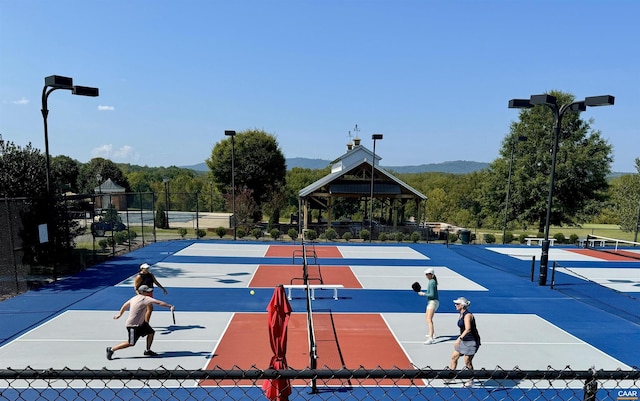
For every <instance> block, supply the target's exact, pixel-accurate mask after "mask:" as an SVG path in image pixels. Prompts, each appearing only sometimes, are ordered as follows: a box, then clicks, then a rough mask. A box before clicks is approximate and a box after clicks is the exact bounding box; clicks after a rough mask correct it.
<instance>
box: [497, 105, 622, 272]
mask: <svg viewBox="0 0 640 401" xmlns="http://www.w3.org/2000/svg"><path fill="white" fill-rule="evenodd" d="M614 100H615V98H614V97H613V96H611V95H603V96H592V97H586V98H585V99H584V100H579V101H575V102H572V103H568V104H558V99H557V98H556V97H555V96H552V95H548V94H543V95H531V97H530V98H529V99H511V100H509V108H511V109H530V108H532V107H534V106H539V105H542V106H547V107H549V108H550V109H551V111H552V112H553V119H554V121H553V148H552V149H551V176H550V177H549V198H548V200H547V216H546V220H545V225H544V240H543V241H542V255H541V257H540V276H539V277H538V285H546V284H547V272H548V265H549V227H550V225H551V207H552V205H553V185H554V183H555V172H556V155H557V153H558V139H559V137H560V128H561V125H562V117H563V116H564V113H566V112H581V111H585V110H586V109H587V106H610V105H613V103H614Z"/></svg>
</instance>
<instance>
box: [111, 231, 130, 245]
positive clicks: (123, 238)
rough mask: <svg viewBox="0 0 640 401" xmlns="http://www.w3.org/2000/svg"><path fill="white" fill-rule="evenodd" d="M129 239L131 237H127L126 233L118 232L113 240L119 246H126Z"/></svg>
mask: <svg viewBox="0 0 640 401" xmlns="http://www.w3.org/2000/svg"><path fill="white" fill-rule="evenodd" d="M128 237H129V236H128V235H127V232H126V231H118V232H117V233H114V234H113V238H114V239H115V241H116V244H118V245H122V244H124V243H125V241H126V240H127V238H128Z"/></svg>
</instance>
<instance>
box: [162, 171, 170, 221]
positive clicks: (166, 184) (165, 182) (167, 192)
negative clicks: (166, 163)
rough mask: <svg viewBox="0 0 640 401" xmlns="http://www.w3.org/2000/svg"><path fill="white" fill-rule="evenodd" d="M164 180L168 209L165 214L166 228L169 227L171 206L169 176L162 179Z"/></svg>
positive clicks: (165, 201)
mask: <svg viewBox="0 0 640 401" xmlns="http://www.w3.org/2000/svg"><path fill="white" fill-rule="evenodd" d="M162 182H164V203H165V206H166V207H167V210H165V214H166V217H167V219H166V220H167V221H166V224H165V228H169V209H170V208H171V206H170V205H169V177H167V176H165V177H164V178H163V179H162Z"/></svg>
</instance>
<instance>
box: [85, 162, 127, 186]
mask: <svg viewBox="0 0 640 401" xmlns="http://www.w3.org/2000/svg"><path fill="white" fill-rule="evenodd" d="M98 174H99V175H100V178H101V182H98ZM107 179H111V181H113V182H115V183H116V184H118V185H120V186H122V187H124V188H125V191H127V192H131V187H130V185H129V181H128V180H127V178H126V177H125V175H124V173H123V172H122V170H120V167H118V165H117V164H115V163H114V162H112V161H111V160H108V159H103V158H101V157H96V158H94V159H91V160H90V161H89V163H86V164H82V165H81V166H80V171H79V173H78V184H77V185H78V189H79V190H80V192H82V193H93V192H94V190H95V188H96V187H98V185H99V184H101V183H102V182H104V181H106V180H107Z"/></svg>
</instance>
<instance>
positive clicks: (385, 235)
mask: <svg viewBox="0 0 640 401" xmlns="http://www.w3.org/2000/svg"><path fill="white" fill-rule="evenodd" d="M386 240H387V233H380V235H378V241H382V242H385V241H386Z"/></svg>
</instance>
